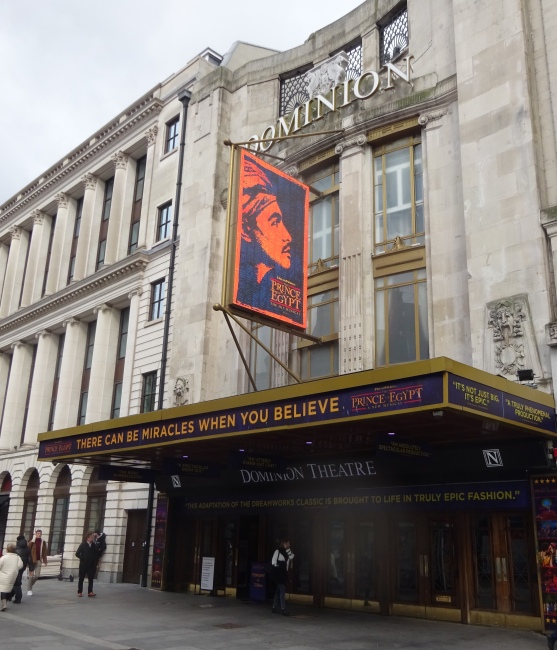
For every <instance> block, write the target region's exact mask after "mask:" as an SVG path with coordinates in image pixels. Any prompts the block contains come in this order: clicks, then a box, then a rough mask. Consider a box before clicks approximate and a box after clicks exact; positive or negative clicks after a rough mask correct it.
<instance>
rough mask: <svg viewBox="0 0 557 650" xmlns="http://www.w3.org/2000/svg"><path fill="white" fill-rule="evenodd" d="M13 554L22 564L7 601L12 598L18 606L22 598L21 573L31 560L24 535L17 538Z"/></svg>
mask: <svg viewBox="0 0 557 650" xmlns="http://www.w3.org/2000/svg"><path fill="white" fill-rule="evenodd" d="M15 552H16V554H17V555H19V557H20V558H21V561H22V562H23V567H22V568H21V569H20V570H19V571H18V572H17V578H16V580H15V582H14V587H13V589H12V591H11V593H10V594H8V600H9V601H11V600H12V598H13V599H14V603H15V604H16V605H19V603H21V598H22V595H23V594H22V592H21V583H22V581H23V572H24V571H25V569H27V568H28V567H29V566H30V564H29V562H30V558H31V550H30V548H29V546H28V545H27V540H26V539H25V537H24V535H20V536H19V537H18V538H17V542H16V545H15Z"/></svg>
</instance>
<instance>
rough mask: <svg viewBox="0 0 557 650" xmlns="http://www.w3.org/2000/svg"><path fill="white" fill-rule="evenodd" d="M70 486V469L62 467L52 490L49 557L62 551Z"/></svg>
mask: <svg viewBox="0 0 557 650" xmlns="http://www.w3.org/2000/svg"><path fill="white" fill-rule="evenodd" d="M71 484H72V474H71V472H70V468H69V467H68V466H67V465H64V467H63V468H62V471H61V472H60V474H59V475H58V480H57V481H56V487H55V488H54V504H53V506H52V519H51V522H50V549H49V553H48V554H49V555H56V554H59V553H62V552H63V551H64V544H65V542H66V525H67V522H68V510H69V508H70V488H71Z"/></svg>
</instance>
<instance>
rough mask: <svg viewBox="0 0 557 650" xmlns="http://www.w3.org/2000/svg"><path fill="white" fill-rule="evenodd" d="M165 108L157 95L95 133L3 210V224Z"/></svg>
mask: <svg viewBox="0 0 557 650" xmlns="http://www.w3.org/2000/svg"><path fill="white" fill-rule="evenodd" d="M162 108H163V102H161V101H160V99H158V98H156V97H155V91H152V92H150V93H148V94H147V95H145V96H144V97H142V98H141V99H140V100H139V101H138V102H137V103H136V104H134V105H133V106H132V107H131V108H129V109H128V110H127V111H126V112H125V113H122V114H121V115H119V116H118V117H117V118H116V119H115V120H114V121H113V122H110V123H109V124H108V125H106V126H104V127H103V128H102V129H100V130H99V131H97V132H96V133H94V134H93V135H92V136H91V138H89V139H88V140H87V141H86V142H84V143H83V144H81V145H80V146H79V147H77V148H76V149H74V150H73V151H72V152H70V153H69V154H68V155H67V156H66V157H65V158H64V159H63V160H61V161H59V162H58V163H56V164H55V165H53V166H52V167H51V168H50V169H48V170H47V171H46V172H45V173H44V174H43V175H42V176H41V177H39V178H38V179H36V180H35V181H33V182H32V183H30V184H29V185H28V186H27V187H25V188H24V189H23V190H22V191H21V192H19V193H18V194H17V195H16V196H14V197H12V198H11V199H9V200H8V201H7V202H6V203H4V205H2V206H0V224H2V223H5V221H6V220H7V219H9V218H10V217H12V216H13V215H15V214H17V213H18V212H19V211H20V210H21V209H22V208H24V207H25V206H26V205H28V204H29V203H31V202H32V201H34V200H35V199H38V198H39V197H40V196H41V195H43V194H45V193H46V192H47V191H52V190H53V189H55V188H56V186H57V185H58V184H60V183H61V182H62V181H64V180H65V179H66V177H67V176H69V175H70V174H72V173H75V172H77V171H79V168H80V167H83V166H84V165H85V163H87V162H89V161H90V159H91V158H93V157H94V156H96V155H97V154H99V153H100V152H102V151H103V150H104V149H106V148H107V147H109V146H112V145H114V144H115V143H116V141H117V140H119V139H120V138H122V137H123V136H125V135H126V134H127V133H128V132H129V131H130V130H131V129H135V128H137V127H139V126H141V124H142V123H143V122H145V121H146V120H147V119H149V118H151V117H152V116H154V115H158V114H159V113H160V112H161V110H162ZM60 189H61V188H60Z"/></svg>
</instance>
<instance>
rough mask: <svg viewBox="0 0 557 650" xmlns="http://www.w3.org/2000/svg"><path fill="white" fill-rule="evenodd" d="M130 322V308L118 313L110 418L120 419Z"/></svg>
mask: <svg viewBox="0 0 557 650" xmlns="http://www.w3.org/2000/svg"><path fill="white" fill-rule="evenodd" d="M129 321H130V308H129V307H126V309H122V311H121V312H120V330H119V332H118V346H117V348H116V365H115V367H114V388H113V390H112V415H111V416H112V417H113V418H119V417H120V404H121V401H122V382H123V379H124V365H125V361H126V345H127V342H128V327H129Z"/></svg>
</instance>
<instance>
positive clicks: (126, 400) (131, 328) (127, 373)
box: [120, 287, 142, 417]
mask: <svg viewBox="0 0 557 650" xmlns="http://www.w3.org/2000/svg"><path fill="white" fill-rule="evenodd" d="M141 293H142V290H141V287H138V288H137V289H134V290H133V291H131V292H130V293H129V294H128V298H129V299H130V317H129V320H128V340H127V343H126V363H125V364H124V377H123V378H122V400H121V402H120V417H124V416H125V415H129V411H130V396H131V386H132V377H133V361H134V358H135V344H136V339H137V321H138V318H139V301H140V298H141Z"/></svg>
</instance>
